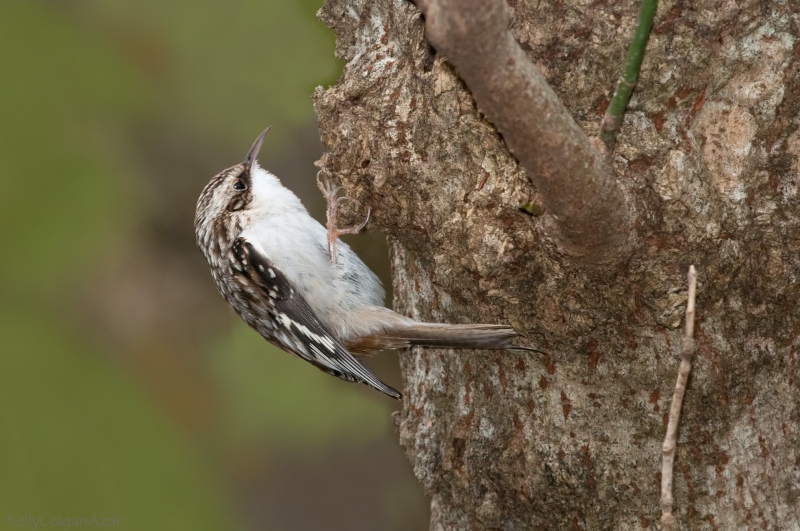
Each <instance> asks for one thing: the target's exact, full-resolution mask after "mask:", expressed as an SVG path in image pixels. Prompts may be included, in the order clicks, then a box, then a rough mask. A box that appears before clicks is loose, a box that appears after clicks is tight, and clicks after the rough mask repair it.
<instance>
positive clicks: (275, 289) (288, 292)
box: [232, 238, 402, 399]
mask: <svg viewBox="0 0 800 531" xmlns="http://www.w3.org/2000/svg"><path fill="white" fill-rule="evenodd" d="M232 254H233V259H234V261H235V263H234V267H235V268H236V269H237V270H238V271H239V272H241V273H242V274H244V275H246V276H247V277H248V278H249V280H250V281H251V282H252V283H253V284H255V285H256V286H258V288H260V290H261V291H262V292H263V294H264V295H265V296H266V297H268V301H269V304H270V312H271V313H272V314H273V317H274V319H275V322H276V323H277V324H278V326H277V328H278V330H277V332H278V334H276V339H277V340H278V343H279V344H280V346H281V347H282V348H284V349H285V350H289V351H290V352H292V353H294V354H296V355H297V356H299V357H301V358H303V359H304V360H306V361H307V362H309V363H311V364H312V365H314V366H316V367H317V368H319V369H321V370H323V371H325V372H327V373H328V374H331V375H333V376H337V377H339V378H341V379H343V380H348V381H351V382H362V383H365V384H367V385H369V386H371V387H374V388H375V389H377V390H378V391H381V392H383V393H386V394H387V395H389V396H391V397H393V398H397V399H400V398H402V395H401V394H400V393H399V392H397V391H396V390H395V389H392V388H391V387H389V386H388V385H386V384H384V383H383V382H381V381H380V380H379V379H378V377H377V376H375V374H374V373H373V372H372V371H371V370H370V369H369V368H368V367H367V366H365V365H364V364H362V363H361V362H359V361H358V360H357V359H355V358H354V357H353V355H352V354H351V353H350V352H349V351H348V350H347V349H346V348H345V347H344V346H342V344H341V343H339V341H338V340H337V339H336V338H335V337H334V336H333V334H331V332H330V331H329V330H328V328H327V327H326V326H325V325H324V324H323V323H322V322H321V321H320V320H319V319H318V318H317V316H316V315H314V312H313V310H312V309H311V307H310V306H309V305H308V303H307V302H306V300H305V299H304V298H303V296H302V295H301V294H300V293H298V292H297V291H295V289H294V287H293V286H292V284H291V282H289V280H288V279H287V278H286V276H285V275H284V274H283V273H282V272H281V270H280V269H278V268H277V267H276V266H275V264H274V263H272V261H271V260H270V259H269V258H268V257H267V256H266V255H265V254H264V253H263V252H261V251H260V250H259V249H258V248H256V246H255V245H253V243H252V242H250V241H248V240H247V239H246V238H238V239H237V240H236V241H235V242H234V244H233V248H232ZM281 332H282V333H281Z"/></svg>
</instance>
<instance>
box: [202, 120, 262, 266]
mask: <svg viewBox="0 0 800 531" xmlns="http://www.w3.org/2000/svg"><path fill="white" fill-rule="evenodd" d="M270 129H272V127H267V128H266V129H265V130H264V132H263V133H261V134H260V135H258V138H256V141H255V142H254V143H253V146H252V147H251V148H250V151H248V152H247V157H245V159H244V162H241V163H239V164H237V165H235V166H231V167H230V168H228V169H226V170H223V171H221V172H219V173H218V174H216V175H215V176H214V177H213V178H212V179H211V181H210V182H209V183H208V184H207V185H206V187H205V188H204V189H203V192H202V193H201V194H200V199H198V200H197V210H196V211H195V217H194V228H195V234H196V236H197V243H198V245H199V246H200V248H201V249H202V250H203V252H204V253H205V254H206V255H208V251H209V250H210V249H211V247H214V246H216V245H219V246H220V247H223V248H225V247H226V245H225V244H226V240H228V239H231V237H233V238H235V237H236V236H235V235H233V234H232V233H233V232H238V231H236V230H235V229H236V226H237V225H241V224H242V223H244V222H245V219H244V214H245V213H246V211H247V210H248V209H249V208H250V207H251V205H252V203H253V202H254V190H253V189H254V186H253V183H254V177H255V176H256V174H258V173H259V172H260V173H266V172H264V170H262V169H261V168H259V167H258V165H257V164H256V157H257V156H258V152H259V150H260V149H261V144H263V143H264V138H266V136H267V133H269V131H270ZM239 230H241V227H239ZM231 241H232V239H231Z"/></svg>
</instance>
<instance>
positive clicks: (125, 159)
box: [0, 0, 427, 531]
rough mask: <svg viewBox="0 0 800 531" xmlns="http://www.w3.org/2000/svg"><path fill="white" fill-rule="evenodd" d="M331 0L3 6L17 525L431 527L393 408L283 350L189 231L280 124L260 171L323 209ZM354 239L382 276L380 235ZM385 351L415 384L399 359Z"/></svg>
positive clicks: (8, 407) (5, 334) (1, 478)
mask: <svg viewBox="0 0 800 531" xmlns="http://www.w3.org/2000/svg"><path fill="white" fill-rule="evenodd" d="M320 6H321V0H258V1H256V0H232V1H228V2H216V3H199V2H188V1H186V0H173V1H170V2H164V1H157V0H138V1H136V2H133V1H125V2H123V1H119V0H50V1H45V0H4V1H3V2H0V181H2V182H0V238H1V241H2V249H3V251H2V258H0V339H1V340H2V341H1V342H0V349H1V350H0V521H5V524H6V527H8V528H16V527H23V528H32V527H33V526H34V525H35V524H36V520H37V519H39V522H38V523H39V525H45V524H42V523H41V518H42V517H45V518H46V519H47V522H46V525H48V526H49V527H51V528H58V527H61V528H65V529H66V528H69V527H75V525H76V522H75V521H74V520H73V521H71V519H73V518H87V519H89V518H91V517H92V515H95V516H96V518H98V520H99V519H100V518H116V519H121V520H118V526H119V527H120V528H123V529H137V530H138V529H142V530H161V529H164V530H177V529H192V530H203V529H208V530H227V529H231V530H249V529H253V530H255V529H259V530H275V531H282V530H316V529H325V530H339V529H341V530H362V529H363V530H394V529H397V530H401V529H402V530H407V529H426V528H427V513H426V511H427V509H426V503H425V500H424V498H423V495H422V493H421V490H420V488H419V486H418V484H417V482H416V481H415V479H414V478H413V475H412V474H411V470H410V466H409V465H408V463H407V461H406V460H405V457H404V456H403V453H402V450H401V449H400V448H399V446H398V445H397V442H396V437H395V435H394V433H393V428H392V424H391V418H390V414H391V412H392V411H393V410H395V409H397V408H398V407H399V403H397V402H395V401H392V400H390V399H388V398H385V397H383V395H381V394H379V393H377V392H375V391H371V390H369V389H367V388H366V387H364V386H356V385H352V384H348V383H346V382H343V381H340V380H337V379H335V378H332V377H330V376H327V375H325V374H323V373H322V372H320V371H317V370H315V369H314V368H313V367H310V366H308V365H306V364H304V363H302V362H300V361H299V360H297V359H295V358H292V357H290V356H289V355H287V354H284V353H282V352H279V351H277V350H275V349H274V348H272V347H271V346H269V345H268V344H267V343H266V342H265V341H264V340H263V339H261V338H260V336H258V335H257V334H256V333H255V332H253V331H251V330H250V329H248V328H247V327H245V326H244V325H243V324H242V323H241V322H240V321H239V320H238V318H237V317H236V316H235V314H234V313H233V311H232V310H230V308H228V307H227V305H226V304H225V303H224V301H223V300H222V298H221V297H220V296H219V295H218V294H217V293H216V290H215V288H214V286H213V282H212V280H211V276H210V274H209V272H208V269H207V266H206V264H205V262H204V261H203V259H202V256H201V255H200V253H199V251H198V250H197V249H196V247H195V244H194V234H193V228H192V221H193V216H194V205H195V201H196V199H197V196H198V195H199V193H200V190H201V189H202V187H203V186H204V185H205V184H206V182H208V180H209V179H210V177H211V176H212V175H213V174H215V173H217V172H218V171H220V170H221V169H224V168H226V167H228V166H231V165H233V164H235V163H238V162H239V161H241V160H242V159H243V158H244V155H245V153H246V151H247V149H248V148H249V147H250V144H251V143H252V141H253V139H254V138H255V137H256V136H257V135H258V133H259V132H261V131H262V130H263V129H264V127H266V126H267V125H273V126H274V128H273V131H272V133H271V134H270V136H269V138H268V140H267V143H266V144H265V147H264V149H263V150H262V152H261V156H260V161H261V163H262V165H263V166H265V167H267V168H269V169H270V170H272V171H273V172H275V173H276V174H277V175H278V176H280V177H281V178H282V179H283V181H284V184H286V185H287V186H289V187H290V188H292V189H293V190H295V191H296V192H297V193H298V195H300V197H301V199H303V201H304V203H305V204H306V205H307V206H308V207H309V209H310V210H311V211H312V213H313V214H314V215H315V216H316V217H317V218H318V219H321V218H322V217H323V210H322V209H323V204H322V199H321V197H320V195H319V192H318V191H317V189H316V186H315V184H314V174H315V168H314V166H313V162H314V160H315V159H317V158H318V157H319V156H320V154H321V152H322V148H321V146H320V144H319V140H318V135H317V131H316V122H315V117H314V113H313V109H312V105H311V94H312V92H313V89H314V87H315V86H317V85H322V86H326V87H327V86H329V85H330V84H332V83H334V82H335V81H336V79H337V77H338V75H339V73H340V71H341V67H342V65H341V64H340V63H339V62H337V61H336V60H335V59H334V57H333V44H334V41H333V39H334V37H333V34H332V33H331V32H330V31H328V30H327V28H325V27H324V26H323V25H322V24H321V23H320V22H318V21H317V20H316V18H315V16H314V14H315V12H316V10H317V9H318V8H319V7H320ZM349 242H350V243H351V245H353V247H354V248H356V250H357V251H358V252H359V253H360V254H361V255H362V257H363V258H364V259H365V260H366V261H367V262H368V264H369V265H370V266H371V267H373V268H374V269H376V270H379V271H381V272H382V274H383V278H384V282H385V283H388V279H387V278H386V270H387V266H386V264H387V259H386V246H385V242H384V240H383V239H382V237H381V236H380V235H374V234H371V235H360V236H355V237H353V238H351V239H350V240H349ZM370 363H371V364H372V366H373V368H374V369H375V370H376V372H378V374H379V375H380V376H381V377H382V378H384V379H385V380H386V381H387V382H388V383H389V384H391V385H393V386H395V387H399V386H401V381H400V375H399V372H398V368H397V360H396V356H395V355H391V354H390V355H384V356H380V357H378V358H375V359H373V360H370ZM54 517H57V518H60V519H59V520H58V521H56V522H55V523H56V524H57V525H54V523H53V522H54V521H53V520H52V518H54ZM20 518H25V519H26V520H25V521H24V522H23V525H19V524H20V522H21V521H20ZM78 523H79V522H78ZM83 525H84V526H86V524H83Z"/></svg>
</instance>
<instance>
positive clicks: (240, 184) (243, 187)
mask: <svg viewBox="0 0 800 531" xmlns="http://www.w3.org/2000/svg"><path fill="white" fill-rule="evenodd" d="M233 189H234V190H236V191H237V192H243V191H245V190H247V185H246V184H245V183H244V181H242V180H238V181H236V182H235V183H233Z"/></svg>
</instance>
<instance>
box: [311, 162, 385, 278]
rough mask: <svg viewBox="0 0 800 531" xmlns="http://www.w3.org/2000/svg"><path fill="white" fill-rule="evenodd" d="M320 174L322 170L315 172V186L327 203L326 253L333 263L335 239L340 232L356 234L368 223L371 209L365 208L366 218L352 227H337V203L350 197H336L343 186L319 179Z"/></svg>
mask: <svg viewBox="0 0 800 531" xmlns="http://www.w3.org/2000/svg"><path fill="white" fill-rule="evenodd" d="M321 174H322V170H320V171H318V172H317V187H319V190H320V191H321V192H322V196H323V197H324V198H325V202H326V203H327V205H328V208H327V212H326V214H327V219H328V223H327V229H328V255H329V256H330V260H331V263H332V264H335V263H336V240H337V239H338V238H339V236H341V235H342V234H356V233H358V232H360V231H361V230H362V229H363V228H364V227H366V226H367V223H369V217H370V214H372V209H371V208H369V209H367V218H366V219H365V220H364V221H363V222H362V223H360V224H359V225H353V226H352V227H349V228H346V229H340V228H338V227H337V220H338V216H339V205H341V204H342V203H343V202H345V201H349V200H350V198H349V197H347V196H342V197H338V194H339V191H340V190H344V188H342V187H341V186H335V185H333V184H331V182H330V181H329V180H328V179H327V178H324V179H320V175H321Z"/></svg>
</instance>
